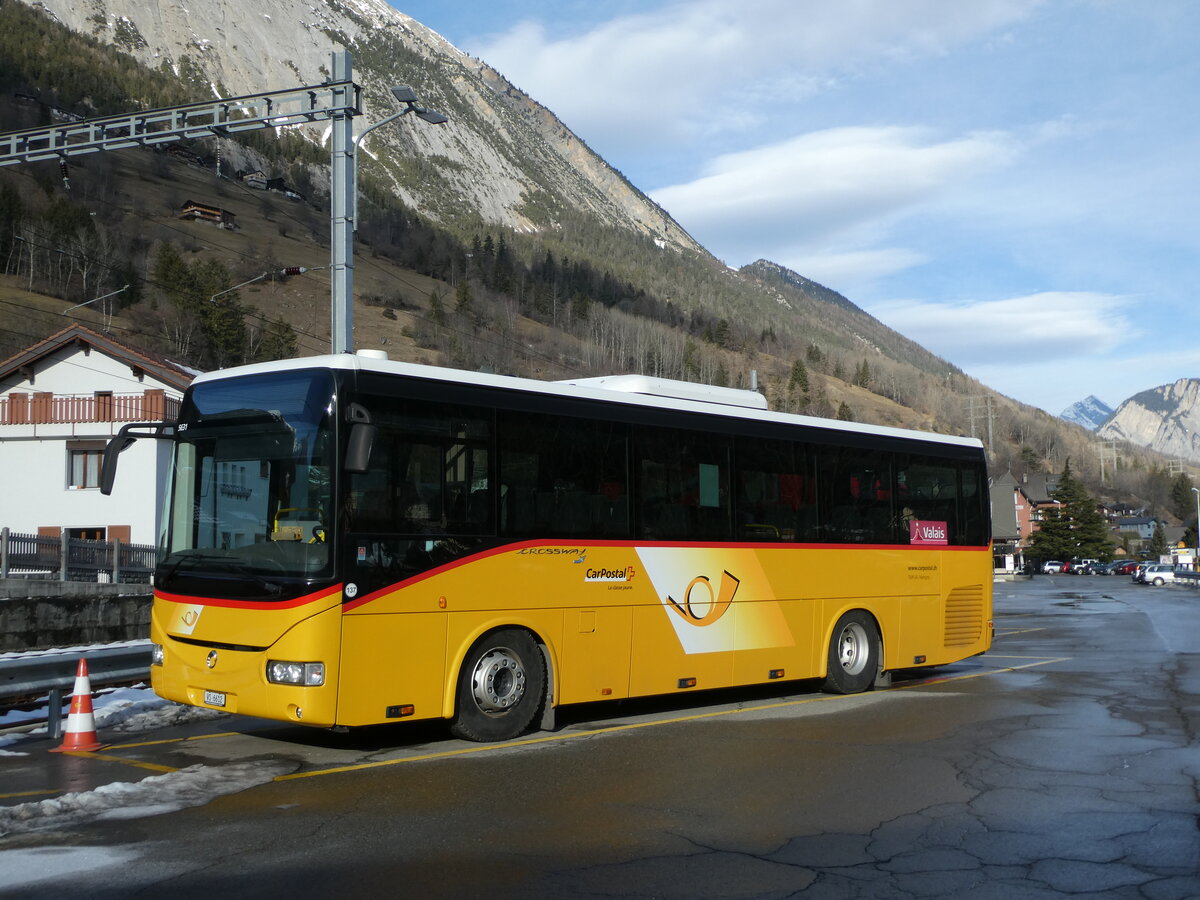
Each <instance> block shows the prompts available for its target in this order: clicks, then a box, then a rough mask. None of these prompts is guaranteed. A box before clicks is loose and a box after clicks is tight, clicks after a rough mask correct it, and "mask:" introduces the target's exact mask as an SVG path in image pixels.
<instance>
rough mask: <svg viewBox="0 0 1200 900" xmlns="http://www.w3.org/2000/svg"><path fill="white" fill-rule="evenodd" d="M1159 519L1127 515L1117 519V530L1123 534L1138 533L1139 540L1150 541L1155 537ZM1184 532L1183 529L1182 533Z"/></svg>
mask: <svg viewBox="0 0 1200 900" xmlns="http://www.w3.org/2000/svg"><path fill="white" fill-rule="evenodd" d="M1157 524H1158V519H1156V518H1154V516H1125V517H1124V518H1120V519H1117V531H1119V532H1120V533H1121V534H1136V535H1137V536H1138V539H1139V540H1143V541H1148V540H1150V539H1151V538H1153V537H1154V526H1155V525H1157ZM1182 533H1183V532H1182V531H1181V532H1180V534H1182Z"/></svg>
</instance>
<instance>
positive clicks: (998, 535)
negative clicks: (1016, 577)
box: [991, 472, 1024, 573]
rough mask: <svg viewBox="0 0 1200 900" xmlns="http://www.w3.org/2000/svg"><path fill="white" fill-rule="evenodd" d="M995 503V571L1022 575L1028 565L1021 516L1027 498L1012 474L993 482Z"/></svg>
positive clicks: (993, 505)
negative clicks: (1023, 552)
mask: <svg viewBox="0 0 1200 900" xmlns="http://www.w3.org/2000/svg"><path fill="white" fill-rule="evenodd" d="M991 500H992V555H993V557H994V559H995V566H994V568H995V570H996V571H997V572H1008V573H1012V572H1018V571H1020V570H1021V567H1022V565H1023V564H1024V561H1023V559H1022V548H1021V526H1020V522H1019V520H1018V517H1017V513H1018V510H1020V509H1022V508H1023V504H1022V500H1023V496H1022V494H1021V491H1020V488H1019V487H1018V486H1017V479H1016V478H1014V477H1013V474H1012V473H1011V472H1005V473H1004V474H1003V475H1002V476H1000V477H999V478H997V479H996V480H995V481H993V482H992V486H991Z"/></svg>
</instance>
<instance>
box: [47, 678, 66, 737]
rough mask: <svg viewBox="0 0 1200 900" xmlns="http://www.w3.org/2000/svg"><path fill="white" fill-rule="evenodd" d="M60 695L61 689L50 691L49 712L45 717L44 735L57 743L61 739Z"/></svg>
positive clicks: (61, 702) (61, 704)
mask: <svg viewBox="0 0 1200 900" xmlns="http://www.w3.org/2000/svg"><path fill="white" fill-rule="evenodd" d="M62 693H63V692H62V688H57V687H56V688H51V689H50V711H49V712H48V713H47V715H46V733H47V734H48V735H49V736H50V740H52V741H57V740H58V739H59V738H60V737H62V706H63V699H62Z"/></svg>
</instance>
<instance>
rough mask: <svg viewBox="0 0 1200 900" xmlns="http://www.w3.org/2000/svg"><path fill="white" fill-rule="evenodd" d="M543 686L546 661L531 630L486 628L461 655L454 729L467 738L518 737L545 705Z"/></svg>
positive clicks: (544, 686)
mask: <svg viewBox="0 0 1200 900" xmlns="http://www.w3.org/2000/svg"><path fill="white" fill-rule="evenodd" d="M545 689H546V663H545V660H544V658H543V657H542V651H541V649H540V648H539V647H538V645H537V642H536V641H535V640H534V639H533V636H532V635H531V634H530V633H529V632H528V631H524V630H523V629H519V628H505V629H502V630H500V631H494V632H492V633H491V634H486V635H484V636H483V637H482V638H480V639H479V640H478V641H476V642H475V644H474V645H473V646H472V647H471V650H470V652H469V653H468V654H467V656H466V659H465V660H463V666H462V669H461V670H460V671H459V674H458V693H457V697H456V703H455V710H456V711H455V715H454V721H453V722H452V723H451V725H450V731H451V733H453V734H454V735H455V736H457V737H460V738H463V739H464V740H468V741H507V740H511V739H512V738H515V737H518V736H519V735H521V734H524V733H525V732H526V731H527V730H528V729H529V726H530V724H531V723H532V722H533V718H534V716H535V715H537V712H538V710H539V709H540V708H541V705H542V696H543V694H544V693H545Z"/></svg>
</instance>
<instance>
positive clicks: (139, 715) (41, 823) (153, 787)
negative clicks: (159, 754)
mask: <svg viewBox="0 0 1200 900" xmlns="http://www.w3.org/2000/svg"><path fill="white" fill-rule="evenodd" d="M46 709H47V707H45V706H43V707H42V708H41V709H40V710H34V711H32V712H30V711H24V712H19V711H18V712H9V713H6V714H5V715H3V716H0V729H3V728H5V727H11V726H12V725H13V724H15V723H17V722H21V721H28V720H30V719H35V718H37V717H38V716H42V717H44V716H45V713H46ZM92 710H93V715H94V717H95V720H96V730H97V732H98V733H99V735H100V739H101V740H102V741H104V742H105V743H113V742H114V739H117V740H120V739H123V738H128V737H129V736H131V735H136V734H142V733H145V732H149V731H154V730H156V729H159V728H165V727H168V726H172V725H180V724H183V723H186V722H195V721H202V720H204V719H211V718H218V717H220V716H222V715H224V713H221V712H219V711H217V710H210V709H198V708H196V707H192V706H184V705H182V704H179V703H172V702H171V701H169V700H164V699H163V698H161V697H159V696H157V695H156V694H155V693H154V692H153V691H151V690H150V689H149V688H148V687H146V686H139V687H132V688H117V689H111V690H101V691H96V692H93V695H92ZM63 721H64V724H65V721H66V717H65V715H64V720H63ZM45 735H46V726H45V725H42V726H40V727H37V728H34V729H32V730H30V731H24V732H21V733H16V732H14V733H10V734H0V757H3V756H27V755H28V754H27V753H24V752H22V751H21V750H20V749H19V743H20V742H21V741H27V740H29V739H30V738H37V737H42V738H44V737H45ZM5 748H11V749H5ZM293 768H294V766H293V765H291V764H289V763H287V762H282V761H272V760H253V761H248V762H234V763H229V764H227V765H219V766H208V765H195V766H189V767H188V768H186V769H181V770H179V771H178V772H168V773H167V774H165V775H154V776H150V777H148V778H144V779H142V780H140V781H136V782H114V783H112V784H106V785H102V786H100V787H97V788H95V789H93V790H90V791H80V792H76V793H70V794H63V795H61V796H59V797H53V798H50V799H45V800H39V801H34V802H29V803H21V804H18V805H16V806H7V807H0V838H2V837H5V836H7V835H12V834H22V833H26V832H30V831H42V830H49V829H54V828H66V827H70V826H73V825H78V824H82V823H84V822H93V821H103V820H106V819H130V818H139V817H142V816H153V815H159V814H161V813H166V812H173V811H175V810H179V809H184V808H186V807H189V806H202V805H203V804H205V803H208V802H209V801H211V800H213V799H215V798H216V797H219V796H221V795H223V794H233V793H236V792H238V791H243V790H245V789H246V788H250V787H253V786H254V785H257V784H264V783H266V782H268V781H270V780H271V779H272V778H274V777H275V776H276V775H281V774H283V773H284V772H288V771H291V770H292V769H293ZM80 849H81V851H82V848H80ZM47 852H48V851H47ZM39 859H40V857H39V856H38V855H37V853H36V852H35V851H30V850H3V851H0V890H3V889H4V888H6V887H11V886H13V885H16V884H28V883H30V880H31V878H35V876H36V872H37V869H38V866H39V865H42V866H44V865H45V862H46V861H45V860H43V861H42V862H41V863H39V862H38V860H39ZM60 862H63V863H64V864H66V865H68V868H69V866H70V865H73V864H74V863H71V862H68V861H66V860H63V861H60V860H58V859H57V858H56V859H55V860H54V861H53V868H54V873H53V874H54V875H55V876H56V877H57V876H58V875H62V874H63V873H64V871H65V870H64V869H63V868H62V867H61V866H60ZM80 864H81V865H82V864H83V863H82V862H81V863H80ZM31 872H32V873H34V874H33V875H31V874H30V873H31ZM10 873H12V874H11V875H10ZM21 873H24V874H21ZM44 877H49V876H44ZM11 879H17V880H11Z"/></svg>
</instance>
